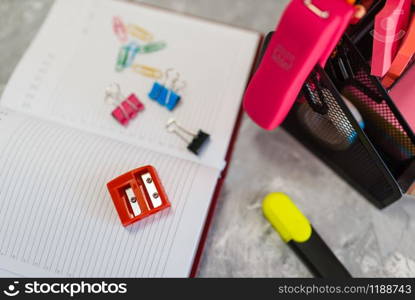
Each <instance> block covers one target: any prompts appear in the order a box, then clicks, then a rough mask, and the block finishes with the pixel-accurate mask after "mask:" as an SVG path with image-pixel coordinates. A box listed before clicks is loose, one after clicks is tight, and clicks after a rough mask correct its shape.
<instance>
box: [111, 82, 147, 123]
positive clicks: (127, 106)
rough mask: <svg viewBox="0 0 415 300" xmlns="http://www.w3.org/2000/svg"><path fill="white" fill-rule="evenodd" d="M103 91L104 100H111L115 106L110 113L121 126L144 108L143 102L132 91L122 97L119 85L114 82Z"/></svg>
mask: <svg viewBox="0 0 415 300" xmlns="http://www.w3.org/2000/svg"><path fill="white" fill-rule="evenodd" d="M105 93H106V96H105V99H106V101H107V102H108V101H109V100H111V104H113V105H115V106H116V107H115V108H114V110H113V111H112V112H111V115H112V116H113V117H114V118H115V119H116V120H117V121H118V123H120V124H121V125H123V126H127V125H128V123H129V122H130V120H132V119H134V118H135V117H136V116H137V114H138V113H139V112H141V111H143V110H144V104H143V103H142V102H141V101H140V100H139V99H138V98H137V96H136V95H135V94H133V93H132V94H130V96H128V98H125V99H124V97H123V96H122V94H121V89H120V86H119V85H118V84H116V83H114V84H113V85H111V86H110V87H108V88H107V90H106V92H105ZM121 99H124V100H121Z"/></svg>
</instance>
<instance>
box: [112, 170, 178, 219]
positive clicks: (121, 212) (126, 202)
mask: <svg viewBox="0 0 415 300" xmlns="http://www.w3.org/2000/svg"><path fill="white" fill-rule="evenodd" d="M107 188H108V191H109V193H110V194H111V198H112V201H113V202H114V205H115V208H116V210H117V212H118V216H119V217H120V220H121V223H122V224H123V225H124V226H127V225H131V224H133V223H135V222H137V221H139V220H142V219H144V218H146V217H148V216H150V215H153V214H155V213H157V212H159V211H161V210H163V209H165V208H168V207H170V202H169V200H168V198H167V195H166V192H165V191H164V187H163V184H162V182H161V181H160V178H159V176H158V174H157V171H156V169H155V168H154V167H153V166H144V167H141V168H138V169H135V170H132V171H130V172H127V173H125V174H123V175H121V176H119V177H117V178H115V179H113V180H111V181H110V182H108V184H107Z"/></svg>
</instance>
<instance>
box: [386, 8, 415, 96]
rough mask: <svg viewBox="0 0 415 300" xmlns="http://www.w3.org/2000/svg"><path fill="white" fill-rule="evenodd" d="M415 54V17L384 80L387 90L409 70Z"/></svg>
mask: <svg viewBox="0 0 415 300" xmlns="http://www.w3.org/2000/svg"><path fill="white" fill-rule="evenodd" d="M414 53H415V16H412V19H411V23H410V25H409V28H408V31H407V33H406V35H405V38H404V40H403V42H402V45H401V46H400V48H399V50H398V53H397V54H396V56H395V59H394V60H393V62H392V65H391V67H390V69H389V71H388V73H386V75H385V77H384V78H383V79H382V84H383V86H384V87H386V88H390V87H391V86H392V85H393V84H394V83H395V81H396V80H397V79H398V78H399V77H401V76H402V74H403V73H404V71H405V70H406V69H407V67H408V65H409V63H410V62H411V60H412V58H413V56H414Z"/></svg>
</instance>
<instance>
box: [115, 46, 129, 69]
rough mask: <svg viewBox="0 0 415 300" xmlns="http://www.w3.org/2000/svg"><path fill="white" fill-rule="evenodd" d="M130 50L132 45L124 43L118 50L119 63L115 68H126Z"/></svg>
mask: <svg viewBox="0 0 415 300" xmlns="http://www.w3.org/2000/svg"><path fill="white" fill-rule="evenodd" d="M129 52H130V47H129V46H128V45H124V46H121V47H120V50H119V51H118V56H117V63H116V66H115V70H117V71H118V72H121V71H122V70H124V69H125V68H126V66H127V60H128V56H129Z"/></svg>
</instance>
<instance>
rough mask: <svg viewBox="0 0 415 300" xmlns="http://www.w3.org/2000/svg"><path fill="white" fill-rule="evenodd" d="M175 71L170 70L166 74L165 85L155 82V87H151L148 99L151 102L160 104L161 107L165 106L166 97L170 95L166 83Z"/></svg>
mask: <svg viewBox="0 0 415 300" xmlns="http://www.w3.org/2000/svg"><path fill="white" fill-rule="evenodd" d="M172 71H173V69H172V68H169V69H167V70H166V71H165V72H164V80H163V83H159V82H158V81H155V82H154V83H153V86H152V87H151V90H150V92H149V93H148V97H149V98H150V99H151V100H154V101H157V102H159V103H160V104H161V105H164V104H165V101H166V97H167V94H168V90H167V88H166V83H167V81H168V80H169V74H170V72H172Z"/></svg>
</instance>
